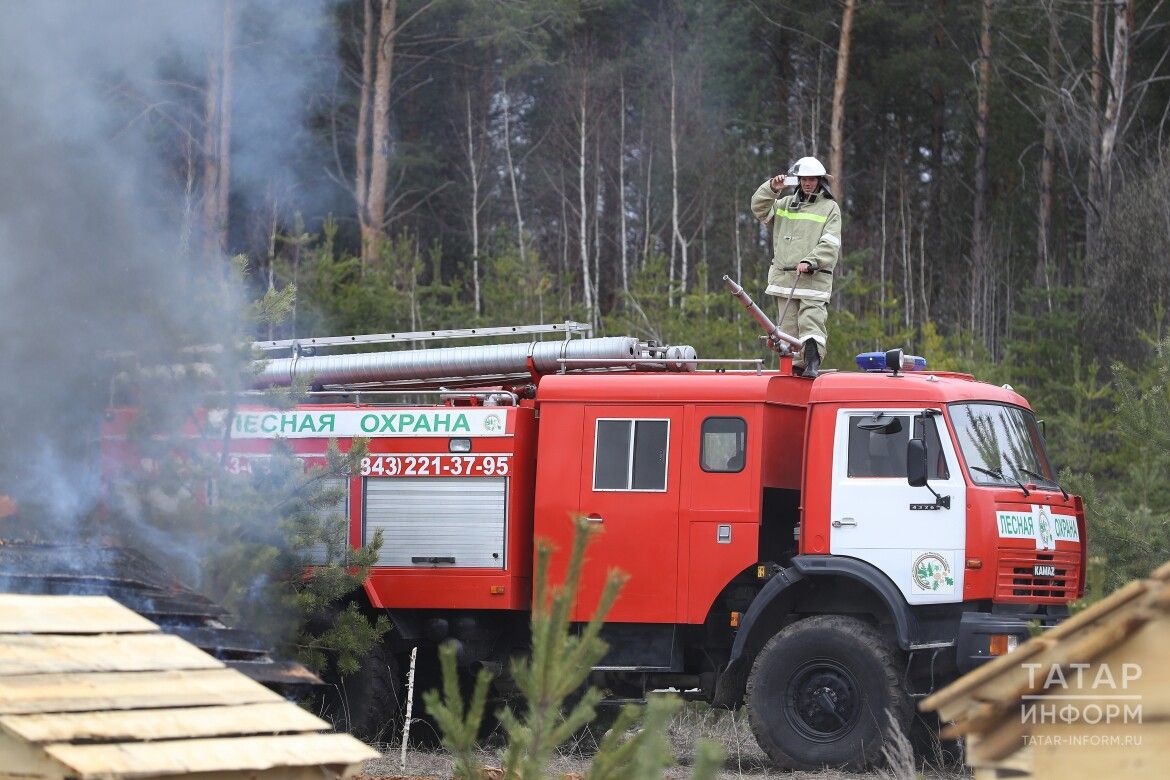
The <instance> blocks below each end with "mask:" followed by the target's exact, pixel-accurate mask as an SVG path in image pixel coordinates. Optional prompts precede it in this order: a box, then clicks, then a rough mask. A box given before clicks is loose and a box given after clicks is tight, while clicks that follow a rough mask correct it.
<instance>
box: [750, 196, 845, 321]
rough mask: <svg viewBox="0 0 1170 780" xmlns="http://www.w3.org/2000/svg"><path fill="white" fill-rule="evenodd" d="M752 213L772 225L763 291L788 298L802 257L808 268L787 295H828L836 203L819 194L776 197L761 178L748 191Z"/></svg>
mask: <svg viewBox="0 0 1170 780" xmlns="http://www.w3.org/2000/svg"><path fill="white" fill-rule="evenodd" d="M794 204H795V206H796V207H795V208H794V207H793V206H794ZM752 213H753V214H755V215H756V218H757V219H759V220H760V221H761V222H763V223H764V224H765V225H766V224H769V223H771V224H772V246H773V254H774V256H773V258H772V267H771V268H770V269H768V289H767V290H765V292H766V293H767V294H768V295H777V296H782V297H788V293H789V291H790V290H792V285H793V284H794V283H795V282H796V277H797V273H796V267H797V265H799V264H800V263H801V262H808V263H811V264H812V267H813V269H814V270H813V273H811V274H801V275H800V283H799V284H797V286H796V292H795V293H793V295H792V297H793V298H803V299H805V300H813V301H827V300H829V296H830V295H832V293H833V271H834V269H836V267H837V260H838V258H839V257H840V255H841V208H840V207H839V206H838V205H837V202H836V201H835V200H832V199H831V198H826V197H824V196H823V195H820V194H817V195H813V196H812V198H811V200H808V201H805V202H803V203H800V202H797V200H796V196H795V195H785V196H784V197H780V198H778V197H777V196H776V193H774V192H772V186H771V184H770V182H769V181H766V182H764V183H763V184H761V185H760V188H759V189H757V190H756V194H755V195H753V196H752Z"/></svg>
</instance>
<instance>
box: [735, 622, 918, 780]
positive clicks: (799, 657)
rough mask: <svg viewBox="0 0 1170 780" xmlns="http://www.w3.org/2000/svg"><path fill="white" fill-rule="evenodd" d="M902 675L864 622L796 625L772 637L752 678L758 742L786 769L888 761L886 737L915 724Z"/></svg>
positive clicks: (859, 766) (750, 697)
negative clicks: (885, 758)
mask: <svg viewBox="0 0 1170 780" xmlns="http://www.w3.org/2000/svg"><path fill="white" fill-rule="evenodd" d="M898 672H899V667H898V663H897V661H896V653H895V651H894V649H893V648H892V647H891V646H890V645H889V643H888V642H887V641H886V639H885V638H884V637H883V636H882V635H881V634H880V633H878V632H877V631H876V630H875V629H874V628H873V627H871V626H869V625H868V624H866V623H863V622H862V621H860V620H857V619H856V618H851V617H843V616H840V615H820V616H816V617H810V618H806V619H804V620H801V621H799V622H796V623H793V624H792V625H790V626H788V627H787V628H785V629H784V630H782V631H780V632H779V633H778V634H776V635H775V636H774V637H772V638H771V639H770V640H768V643H767V644H766V645H764V647H763V649H762V650H760V653H759V655H757V656H756V660H755V663H754V664H753V665H752V671H751V675H750V676H749V677H748V684H747V706H748V719H749V721H750V722H751V726H752V732H753V733H754V734H755V736H756V741H757V742H758V743H759V744H760V747H761V748H763V749H764V751H765V752H766V753H767V754H768V755H769V756H770V757H771V759H772V761H774V762H775V763H776V765H777V766H779V767H781V768H783V769H819V768H821V767H825V766H832V767H840V768H843V769H846V770H849V771H854V772H857V771H862V770H864V769H865V768H866V767H867V766H869V765H871V764H874V763H877V762H878V761H879V760H880V759H881V753H882V744H883V742H884V740H885V735H886V733H887V732H888V731H889V730H890V729H891V728H893V727H895V726H896V727H898V728H901V729H905V727H906V725H907V724H908V723H909V722H910V716H911V712H912V710H911V702H910V699H909V697H907V696H906V695H905V693H904V692H903V691H902V689H901V686H900V685H899V684H898Z"/></svg>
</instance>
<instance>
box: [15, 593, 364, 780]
mask: <svg viewBox="0 0 1170 780" xmlns="http://www.w3.org/2000/svg"><path fill="white" fill-rule="evenodd" d="M328 728H329V726H328V724H327V723H325V722H324V721H322V720H320V719H319V718H317V717H315V716H313V715H311V714H309V713H307V712H305V711H304V710H302V709H301V708H299V707H297V706H296V705H295V704H292V703H290V702H287V701H285V700H284V699H283V698H282V697H280V696H279V695H277V694H276V693H274V692H273V691H271V690H269V689H268V688H265V687H264V686H263V685H261V684H259V683H257V682H255V681H253V680H251V679H249V678H248V677H246V676H245V675H243V674H241V673H240V672H237V671H235V670H232V669H230V668H227V667H226V666H225V665H224V663H223V662H221V661H219V660H216V659H215V658H213V657H212V656H210V655H208V654H207V653H204V652H203V651H201V650H199V649H197V648H196V647H194V646H193V645H191V644H189V643H187V642H186V641H184V640H182V639H180V638H179V637H176V636H172V635H170V634H164V633H162V632H161V631H160V630H159V628H158V626H156V625H155V624H154V623H151V622H150V621H149V620H147V619H145V618H143V617H142V616H140V615H138V614H136V613H134V612H132V611H131V610H129V609H127V608H125V607H123V606H121V605H120V604H118V603H117V602H115V601H114V600H112V599H110V598H108V597H105V596H37V595H14V594H0V780H7V779H8V778H16V777H20V778H25V779H27V778H30V777H33V778H51V779H53V780H65V778H71V779H72V778H76V779H77V780H86V778H99V777H100V778H103V780H108V779H110V778H155V777H157V778H164V777H167V778H173V777H181V776H185V775H192V774H196V773H198V774H201V775H202V776H205V777H212V776H214V777H216V778H223V780H244V778H248V779H249V780H276V779H277V778H288V779H289V780H300V779H301V778H305V780H308V778H313V779H314V780H323V779H324V780H328V779H330V778H342V777H350V776H352V775H354V774H356V772H357V771H358V769H360V765H361V762H363V761H365V760H366V759H369V758H374V757H376V756H377V753H376V752H375V751H373V750H371V749H370V748H369V747H367V746H366V745H364V744H362V743H361V742H359V741H357V740H356V739H354V738H352V737H350V736H349V735H347V734H331V733H327V731H328Z"/></svg>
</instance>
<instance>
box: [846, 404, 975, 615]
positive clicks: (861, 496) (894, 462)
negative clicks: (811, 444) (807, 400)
mask: <svg viewBox="0 0 1170 780" xmlns="http://www.w3.org/2000/svg"><path fill="white" fill-rule="evenodd" d="M879 411H880V412H881V413H882V414H883V417H881V418H876V420H875V415H876V414H877V413H878V412H879ZM921 411H922V410H920V409H885V410H877V409H869V410H863V409H842V410H840V411H839V412H838V414H837V423H836V433H835V438H834V446H833V452H834V456H833V495H832V501H831V508H830V523H831V525H832V528H831V529H830V537H829V551H830V552H831V553H832V554H833V555H845V556H850V557H853V558H859V559H861V560H864V561H866V562H868V563H870V564H872V565H873V566H875V567H876V568H878V569H880V570H881V571H883V572H884V573H885V574H886V575H887V576H889V578H890V579H891V580H892V581H893V582H894V584H896V585H897V586H898V588H899V590H901V591H902V593H903V594H904V595H905V596H906V601H907V602H908V603H910V604H935V603H947V602H956V601H962V600H963V568H964V563H965V558H964V553H965V550H966V535H967V534H966V484H965V483H964V482H963V477H962V474H961V472H960V469H959V463H958V459H957V458H956V456H955V452H954V448H953V446H952V445H951V438H950V435H949V434H948V433H947V432H946V430H945V423H944V422H943V418H942V417H941V416H936V417H934V418H928V419H927V420H926V424H927V425H936V426H937V430H938V434H939V436H938V439H937V440H936V439H934V438H933V437H928V438H927V450H928V460H930V462H931V464H932V468H931V470H930V471H931V473H932V474H933V475H934V477H935V478H932V479H931V480H930V487H932V488H934V490H935V491H937V492H938V493H939V494H940V495H942V496H950V500H951V503H950V508H949V509H947V508H938V509H934V508H931V509H922V508H919V509H911V505H917V506H923V505H927V506H932V505H934V503H935V501H934V496H933V495H932V494H931V492H930V490H929V489H928V488H926V487H911V486H910V485H909V483H908V482H907V481H906V476H905V475H906V441H907V440H908V439H909V438H910V435H911V432H912V430H913V426H914V418H915V415H917V414H919V413H920V412H921ZM895 419H896V420H897V421H898V423H897V424H894V423H893V421H894V420H895ZM858 422H863V423H870V422H875V423H882V424H886V423H889V425H888V426H887V427H888V428H890V429H891V431H890V432H889V433H882V432H876V431H873V432H867V431H862V430H860V429H857V428H856V426H857V423H858ZM899 426H900V427H899ZM894 429H896V430H894ZM851 430H853V431H854V433H853V437H852V438H851V436H850V431H851ZM940 450H941V457H942V458H944V459H945V467H943V466H942V462H941V461H939V460H938V458H939V455H940ZM944 471H946V472H949V474H948V475H947V476H942V474H943V472H944Z"/></svg>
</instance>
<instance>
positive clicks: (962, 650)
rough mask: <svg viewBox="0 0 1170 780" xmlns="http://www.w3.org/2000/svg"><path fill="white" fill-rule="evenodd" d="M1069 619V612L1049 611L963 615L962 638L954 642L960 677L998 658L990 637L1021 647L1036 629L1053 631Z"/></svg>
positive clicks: (971, 613)
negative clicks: (1008, 639) (1012, 641)
mask: <svg viewBox="0 0 1170 780" xmlns="http://www.w3.org/2000/svg"><path fill="white" fill-rule="evenodd" d="M1066 617H1068V609H1067V608H1064V607H1061V608H1059V609H1050V610H1047V611H1042V612H964V613H963V615H962V617H961V618H960V620H959V636H958V638H957V640H956V642H955V662H956V664H957V666H958V669H959V674H966V673H967V672H969V671H971V670H972V669H974V668H975V667H976V666H979V665H981V664H985V663H987V662H988V661H990V660H991V659H992V658H996V657H997V656H995V655H992V654H991V638H992V637H993V636H997V635H1006V636H1009V637H1014V638H1015V640H1016V642H1015V644H1019V645H1022V644H1023V643H1024V642H1027V641H1028V640H1029V639H1031V637H1032V630H1033V626H1037V625H1038V626H1039V628H1040V629H1041V630H1044V629H1048V628H1052V627H1053V626H1055V625H1056V624H1057V623H1059V622H1060V621H1062V620H1064V618H1066Z"/></svg>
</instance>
